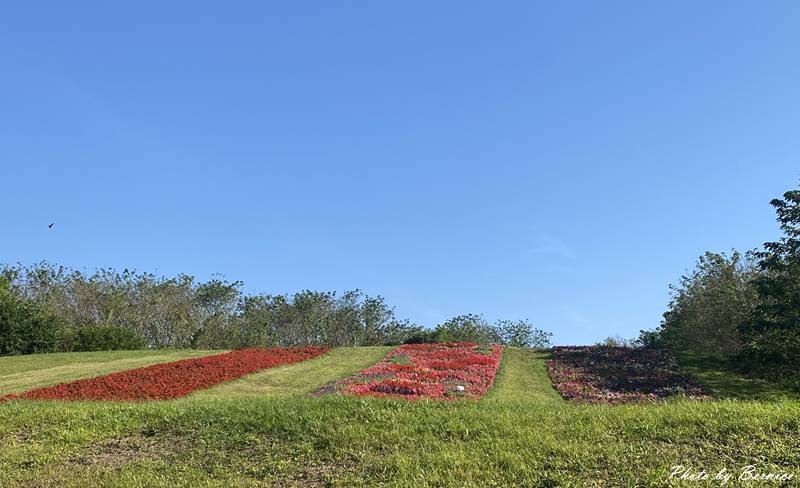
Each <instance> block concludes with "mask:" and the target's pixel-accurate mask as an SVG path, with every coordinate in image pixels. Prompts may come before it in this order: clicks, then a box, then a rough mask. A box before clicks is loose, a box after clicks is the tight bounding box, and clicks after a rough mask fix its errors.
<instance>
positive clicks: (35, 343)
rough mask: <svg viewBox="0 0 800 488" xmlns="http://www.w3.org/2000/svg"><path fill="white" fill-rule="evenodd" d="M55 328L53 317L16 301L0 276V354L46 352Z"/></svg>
mask: <svg viewBox="0 0 800 488" xmlns="http://www.w3.org/2000/svg"><path fill="white" fill-rule="evenodd" d="M57 327H58V320H57V319H56V317H54V316H53V315H52V314H49V313H47V312H46V311H44V310H42V309H41V308H40V307H38V306H37V305H36V304H35V303H33V302H32V301H30V300H25V299H23V298H20V297H19V296H18V295H17V294H16V293H15V291H14V290H13V289H12V285H11V282H10V281H9V280H8V279H6V278H5V277H3V276H0V355H7V354H32V353H39V352H49V351H50V350H51V349H52V347H53V340H54V333H55V330H56V328H57Z"/></svg>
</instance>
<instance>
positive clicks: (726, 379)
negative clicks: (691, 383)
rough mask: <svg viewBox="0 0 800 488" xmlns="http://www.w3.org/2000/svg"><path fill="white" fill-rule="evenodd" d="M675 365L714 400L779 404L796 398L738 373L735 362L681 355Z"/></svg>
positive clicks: (774, 385) (777, 386) (711, 356)
mask: <svg viewBox="0 0 800 488" xmlns="http://www.w3.org/2000/svg"><path fill="white" fill-rule="evenodd" d="M678 361H679V362H680V364H681V366H683V367H684V368H686V370H687V371H688V372H689V373H690V374H692V375H693V376H694V377H695V378H696V379H697V381H699V382H700V383H702V384H703V385H705V386H706V387H707V388H708V389H709V390H710V391H711V393H712V395H714V397H715V398H739V399H755V400H780V399H784V398H797V396H798V395H797V393H796V392H792V391H789V390H787V389H786V388H785V387H784V386H783V385H781V384H779V383H775V382H769V381H766V380H764V379H760V378H749V377H747V376H744V375H742V374H740V373H737V372H736V363H735V359H731V358H729V357H726V356H724V355H714V354H692V353H684V354H681V355H680V356H679V357H678Z"/></svg>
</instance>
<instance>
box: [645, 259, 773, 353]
mask: <svg viewBox="0 0 800 488" xmlns="http://www.w3.org/2000/svg"><path fill="white" fill-rule="evenodd" d="M757 275H758V270H757V269H756V266H755V259H754V256H753V254H752V253H746V254H741V253H739V252H737V251H733V252H732V253H731V255H730V256H728V255H726V254H725V253H711V252H707V253H705V254H704V255H703V256H701V257H700V258H699V259H698V260H697V264H696V266H695V268H694V269H693V270H692V271H691V272H690V273H689V274H687V275H684V276H683V277H681V281H680V283H679V284H678V285H677V286H676V285H672V286H670V289H671V291H672V300H671V301H670V304H669V309H668V310H667V311H666V312H665V313H664V318H663V320H662V322H661V325H660V327H659V328H658V329H657V330H656V331H642V333H641V335H640V337H639V341H638V342H639V343H641V344H642V345H645V346H650V347H654V346H656V347H665V348H668V349H672V350H677V351H693V352H701V353H732V352H736V351H738V350H739V349H740V348H741V337H740V334H739V326H740V325H741V324H742V323H743V322H745V321H747V320H748V318H749V317H750V315H751V313H752V311H753V309H754V308H755V307H756V305H757V303H758V295H757V293H756V290H755V287H754V285H753V280H754V279H755V278H756V276H757Z"/></svg>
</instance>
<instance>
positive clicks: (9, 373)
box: [0, 350, 223, 394]
mask: <svg viewBox="0 0 800 488" xmlns="http://www.w3.org/2000/svg"><path fill="white" fill-rule="evenodd" d="M221 352H223V351H195V350H178V351H170V350H163V351H105V352H72V353H55V354H32V355H29V356H6V357H0V394H5V393H16V392H20V391H26V390H31V389H33V388H39V387H42V386H50V385H56V384H59V383H64V382H66V381H73V380H77V379H81V378H92V377H94V376H100V375H104V374H108V373H113V372H115V371H124V370H126V369H134V368H141V367H144V366H150V365H152V364H156V363H163V362H167V361H177V360H178V359H186V358H192V357H199V356H206V355H209V354H218V353H221Z"/></svg>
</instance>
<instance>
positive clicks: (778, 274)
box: [741, 190, 800, 372]
mask: <svg viewBox="0 0 800 488" xmlns="http://www.w3.org/2000/svg"><path fill="white" fill-rule="evenodd" d="M771 204H772V206H773V207H775V211H776V213H777V220H778V222H779V223H780V228H781V230H782V231H783V237H781V239H780V240H778V241H777V242H768V243H766V244H764V250H763V251H762V252H759V253H758V257H759V258H760V262H759V266H760V268H761V270H762V271H763V273H762V274H761V275H760V276H759V277H758V278H757V279H756V280H755V288H756V291H757V292H758V296H759V299H760V300H759V304H758V306H757V307H756V308H755V311H754V313H753V316H752V319H751V320H749V321H747V322H745V323H744V324H742V326H741V332H742V335H743V340H744V348H745V350H744V352H745V356H746V357H748V358H751V359H753V360H755V361H758V362H760V363H762V365H763V366H766V367H776V366H778V367H780V368H786V369H793V370H794V371H795V372H796V371H797V369H798V366H797V364H798V363H797V361H798V357H800V190H792V191H788V192H786V193H785V194H784V195H783V198H782V199H775V200H772V202H771Z"/></svg>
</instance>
